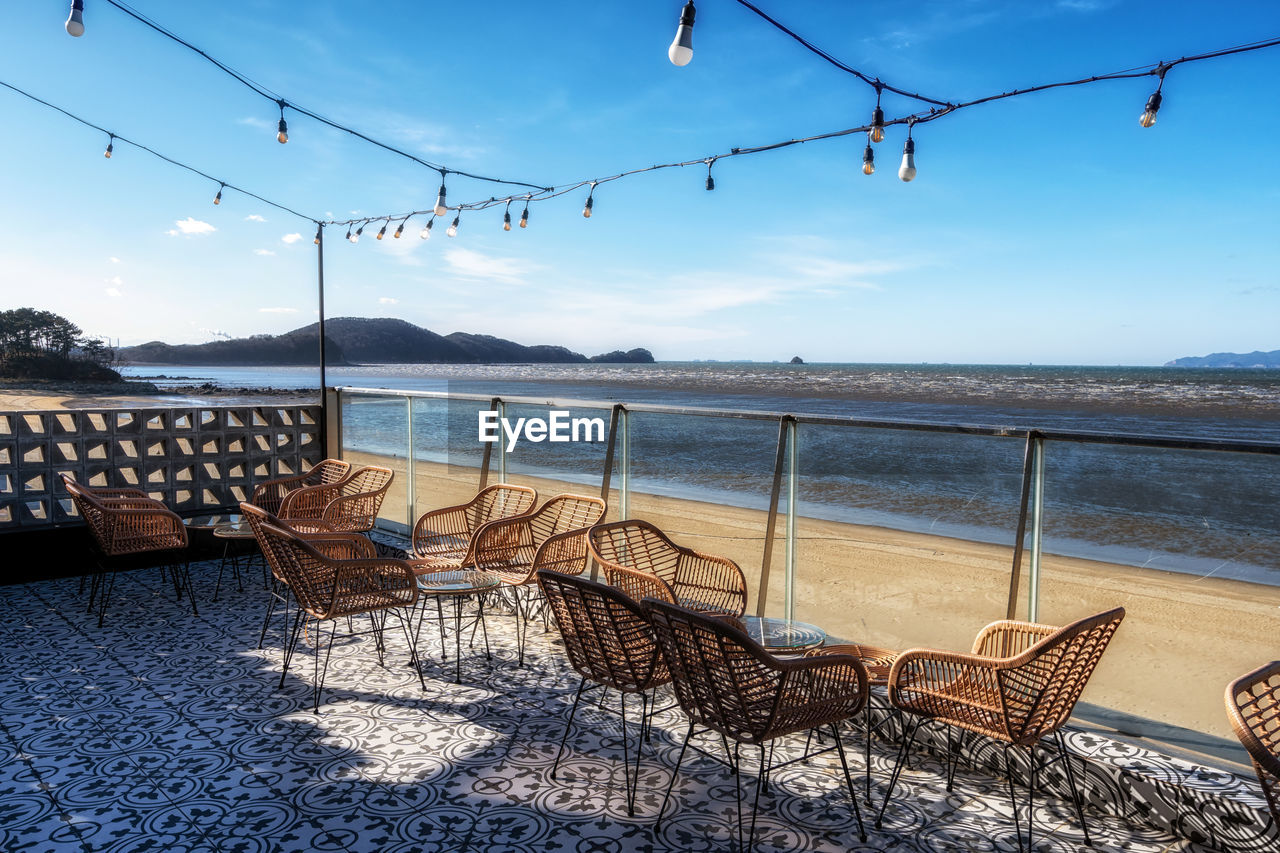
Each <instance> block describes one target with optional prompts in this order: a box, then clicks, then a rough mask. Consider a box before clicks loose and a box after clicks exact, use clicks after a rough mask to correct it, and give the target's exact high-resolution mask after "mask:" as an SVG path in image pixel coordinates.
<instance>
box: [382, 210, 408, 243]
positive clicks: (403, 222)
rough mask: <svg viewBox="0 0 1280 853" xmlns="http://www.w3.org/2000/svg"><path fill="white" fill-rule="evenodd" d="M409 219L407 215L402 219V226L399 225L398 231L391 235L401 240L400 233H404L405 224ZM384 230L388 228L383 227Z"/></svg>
mask: <svg viewBox="0 0 1280 853" xmlns="http://www.w3.org/2000/svg"><path fill="white" fill-rule="evenodd" d="M408 221H409V217H407V216H406V217H405V218H404V219H402V220H401V221H400V227H399V228H397V229H396V233H394V234H392V235H391V236H392V237H394V238H396V239H397V240H399V239H400V235H401V234H403V233H404V224H405V223H406V222H408ZM383 230H386V229H383Z"/></svg>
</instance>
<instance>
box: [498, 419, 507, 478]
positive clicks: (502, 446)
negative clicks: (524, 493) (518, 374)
mask: <svg viewBox="0 0 1280 853" xmlns="http://www.w3.org/2000/svg"><path fill="white" fill-rule="evenodd" d="M506 416H507V404H506V403H504V402H503V401H501V400H499V401H498V424H499V427H498V482H499V483H505V482H507V433H506V430H504V429H503V428H502V427H501V424H502V423H503V419H504V418H506Z"/></svg>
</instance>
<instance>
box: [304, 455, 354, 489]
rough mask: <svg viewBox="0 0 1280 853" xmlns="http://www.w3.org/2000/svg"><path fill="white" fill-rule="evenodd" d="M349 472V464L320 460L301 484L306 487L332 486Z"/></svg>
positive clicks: (338, 460)
mask: <svg viewBox="0 0 1280 853" xmlns="http://www.w3.org/2000/svg"><path fill="white" fill-rule="evenodd" d="M350 470H351V463H350V462H343V461H342V460H340V459H322V460H320V461H319V462H317V463H316V464H315V465H314V466H312V468H311V470H310V471H308V472H307V475H306V476H305V477H304V478H303V480H302V482H303V483H304V484H306V485H308V486H332V485H333V484H334V483H337V482H339V481H340V480H342V478H343V477H346V476H347V473H348V472H349V471H350Z"/></svg>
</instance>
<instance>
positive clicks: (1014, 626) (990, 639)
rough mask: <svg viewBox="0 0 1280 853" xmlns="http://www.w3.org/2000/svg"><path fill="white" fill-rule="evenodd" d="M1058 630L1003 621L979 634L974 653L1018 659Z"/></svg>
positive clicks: (1052, 626) (1050, 626) (989, 626)
mask: <svg viewBox="0 0 1280 853" xmlns="http://www.w3.org/2000/svg"><path fill="white" fill-rule="evenodd" d="M1058 630H1059V628H1058V627H1057V626H1055V625H1040V624H1037V623H1035V622H1019V621H1016V620H1012V619H1002V620H1000V621H999V622H992V623H991V624H990V625H988V626H987V627H985V628H983V629H982V630H981V631H979V632H978V636H977V638H976V639H975V640H974V641H973V653H974V654H975V655H982V656H983V657H993V658H1011V657H1016V656H1017V655H1020V654H1022V653H1023V652H1025V651H1026V650H1027V649H1029V648H1031V647H1032V646H1034V645H1035V644H1036V643H1038V642H1040V641H1041V640H1043V639H1044V638H1045V637H1048V636H1049V635H1050V634H1053V633H1055V632H1057V631H1058Z"/></svg>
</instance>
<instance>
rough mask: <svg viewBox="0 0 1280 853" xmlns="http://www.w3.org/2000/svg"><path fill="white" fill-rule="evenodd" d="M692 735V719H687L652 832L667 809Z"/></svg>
mask: <svg viewBox="0 0 1280 853" xmlns="http://www.w3.org/2000/svg"><path fill="white" fill-rule="evenodd" d="M691 737H693V720H690V721H689V730H688V731H686V732H685V733H684V743H682V744H680V755H678V756H677V757H676V767H675V769H674V770H672V771H671V781H670V782H668V783H667V792H666V793H665V794H663V795H662V805H661V806H660V807H659V808H658V819H657V820H655V821H654V822H653V830H654V832H657V831H658V827H660V826H661V825H662V813H663V812H664V811H666V810H667V800H669V799H670V798H671V790H672V789H673V788H674V787H675V786H676V777H677V776H679V775H680V765H681V764H683V763H684V753H685V750H686V749H688V748H689V738H691Z"/></svg>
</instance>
